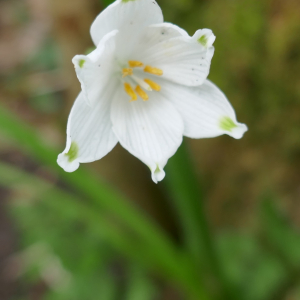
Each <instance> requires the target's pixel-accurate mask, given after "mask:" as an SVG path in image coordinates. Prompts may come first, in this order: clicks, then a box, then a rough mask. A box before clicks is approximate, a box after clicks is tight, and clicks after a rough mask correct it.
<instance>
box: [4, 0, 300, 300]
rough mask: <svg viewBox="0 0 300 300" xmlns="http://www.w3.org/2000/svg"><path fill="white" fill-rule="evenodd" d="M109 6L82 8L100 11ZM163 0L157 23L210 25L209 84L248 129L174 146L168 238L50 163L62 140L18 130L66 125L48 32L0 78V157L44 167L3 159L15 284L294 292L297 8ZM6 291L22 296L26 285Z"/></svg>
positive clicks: (88, 181)
mask: <svg viewBox="0 0 300 300" xmlns="http://www.w3.org/2000/svg"><path fill="white" fill-rule="evenodd" d="M87 2H88V1H87ZM110 2H111V1H110V0H103V1H89V2H88V3H93V7H94V14H95V15H96V14H97V13H98V12H99V11H100V10H101V9H102V8H103V7H104V6H106V5H108V4H109V3H110ZM11 3H12V4H11V5H12V6H11V8H12V9H13V10H14V13H13V14H12V15H13V19H15V20H16V22H15V23H16V24H17V26H25V25H26V24H27V23H28V22H30V20H31V18H32V16H31V15H30V14H29V13H27V10H26V9H24V7H23V5H24V4H22V3H20V2H18V1H16V0H14V1H13V2H11ZM158 3H159V5H160V6H161V7H162V9H163V12H164V16H165V20H166V21H168V22H173V23H176V24H178V25H179V26H181V27H183V28H184V29H186V30H187V31H188V32H189V33H190V34H193V33H194V32H195V31H196V30H197V29H198V28H211V29H212V30H213V31H214V34H215V35H216V36H217V40H216V42H215V47H216V52H215V55H214V58H213V61H212V67H211V72H210V75H209V78H210V79H211V80H212V81H214V82H215V83H216V84H217V85H218V86H219V87H220V88H221V89H222V90H223V91H224V92H225V94H226V95H227V96H228V98H229V99H230V101H231V103H232V104H233V106H234V107H235V109H236V112H237V115H238V119H239V120H241V121H242V122H245V123H246V124H247V125H248V126H249V129H250V130H249V133H247V135H246V136H245V138H244V139H243V140H242V141H239V142H235V144H234V145H233V143H232V142H229V141H228V140H227V139H226V138H223V137H222V138H219V139H216V140H212V141H208V140H206V141H205V142H202V141H200V142H197V143H198V144H196V142H190V146H191V149H192V151H190V149H188V148H189V147H187V145H183V147H181V148H180V149H179V151H178V152H177V154H176V155H175V156H174V157H173V158H171V159H170V162H169V164H168V166H167V173H168V176H167V178H166V182H165V183H163V184H162V188H161V190H162V194H163V195H164V197H162V200H163V201H165V202H166V203H168V204H167V205H168V208H169V209H170V215H172V216H173V217H174V219H175V222H176V228H175V229H174V228H173V230H171V231H170V232H166V231H165V230H164V229H162V228H161V226H160V225H159V224H157V222H156V221H154V220H153V217H152V216H149V214H148V213H147V212H145V211H142V210H141V209H137V208H136V206H135V205H132V203H130V202H129V201H128V199H127V197H125V196H124V193H123V194H122V193H119V192H116V191H115V189H114V188H113V187H110V186H109V185H108V184H106V183H105V181H104V180H102V179H100V178H99V177H98V176H97V175H95V174H94V172H90V171H87V170H85V169H84V167H81V168H83V169H84V170H78V171H76V173H74V174H72V175H69V174H66V173H64V172H62V171H61V170H59V169H58V168H57V167H56V162H55V160H56V155H57V153H58V152H59V151H58V150H57V147H56V146H58V145H60V142H58V143H56V145H53V144H52V140H51V138H50V140H49V139H48V138H47V137H46V138H45V136H44V135H43V133H42V131H40V130H39V128H38V126H31V125H28V124H26V123H28V122H30V123H32V124H35V122H36V123H37V124H40V123H39V122H38V120H39V119H43V118H49V119H47V120H48V122H49V124H50V125H49V127H50V128H52V129H53V128H55V129H57V128H59V127H60V124H59V125H57V124H58V123H59V121H60V120H61V119H63V120H64V119H65V115H63V114H62V110H63V109H64V99H65V98H66V96H65V91H66V90H67V89H68V88H69V86H68V83H66V82H63V80H61V78H62V77H61V74H60V75H58V73H56V72H57V70H58V69H59V68H60V66H61V64H62V59H63V58H62V56H61V53H60V49H59V46H58V44H59V41H58V38H55V36H51V37H50V34H49V36H47V37H46V38H45V39H44V40H43V42H42V43H41V44H40V45H39V46H38V47H37V49H36V51H35V52H33V53H30V55H28V56H27V58H26V59H24V60H23V61H22V62H19V63H18V64H17V67H11V68H9V69H8V70H6V71H5V73H2V72H0V79H1V82H0V87H1V98H2V99H1V107H4V106H5V107H9V108H10V110H12V111H14V112H15V114H13V113H8V111H7V109H3V108H1V109H0V133H1V136H0V139H1V141H3V145H2V146H1V147H0V154H1V153H2V152H3V153H4V152H5V151H6V150H7V149H9V150H10V149H11V148H15V149H17V150H18V151H19V152H21V153H22V155H25V158H26V159H27V158H28V157H32V158H34V159H35V160H36V161H35V164H39V165H41V166H43V168H45V170H42V175H41V173H39V172H34V171H33V170H32V169H34V167H33V166H32V165H31V164H30V163H27V164H28V166H27V164H26V163H25V167H24V166H22V165H21V164H20V165H18V163H17V164H15V165H14V166H13V165H12V164H11V162H9V161H8V162H7V161H6V159H5V158H3V157H2V156H1V157H2V158H1V161H2V162H1V164H0V185H1V186H3V187H5V189H8V190H10V191H11V195H10V197H9V199H10V200H11V201H10V204H9V205H8V211H9V214H10V216H11V217H12V218H13V219H14V220H15V223H16V227H17V230H18V232H19V233H20V246H19V249H18V253H15V254H14V256H13V258H14V259H15V260H16V261H17V262H19V265H20V266H19V267H20V272H19V273H20V274H19V276H21V281H22V282H25V284H26V285H27V286H33V285H35V284H36V283H37V282H39V281H41V280H42V281H44V282H45V283H46V285H47V289H46V290H45V292H44V293H43V295H42V296H41V297H40V298H41V299H46V300H69V299H72V300H77V299H78V300H79V299H84V300H89V299H93V300H94V299H99V300H119V299H125V300H154V299H193V300H196V299H197V300H198V299H199V300H201V299H203V300H204V299H224V300H231V299H238V300H242V299H245V300H295V299H300V234H299V217H298V216H299V212H300V208H299V204H298V202H299V197H300V194H299V180H300V175H299V168H300V155H299V154H300V134H299V128H300V118H299V115H300V105H299V104H300V103H299V99H300V35H299V31H300V20H299V11H300V3H299V1H296V0H294V1H293V0H288V1H285V0H273V1H268V0H264V1H261V0H260V1H259V0H243V1H238V0H211V1H207V0H202V1H197V0H173V1H172V2H170V1H169V0H158ZM86 34H88V33H86ZM36 74H37V76H35V75H36ZM7 99H14V100H13V102H9V103H8V100H7ZM25 120H27V121H28V120H29V121H28V122H27V121H25ZM64 124H65V122H64ZM33 127H36V128H33ZM55 129H54V131H55ZM48 132H51V130H50V131H48ZM200 143H201V144H200ZM236 143H239V144H236ZM199 149H200V150H199ZM195 153H196V154H197V155H195ZM28 160H29V159H28ZM232 162H233V163H232ZM33 165H34V164H33ZM26 166H27V167H26ZM195 166H196V167H198V168H195ZM199 166H200V167H201V168H199ZM182 174H184V176H182ZM204 174H205V176H204ZM199 178H201V180H199ZM200 182H201V184H200ZM168 200H169V202H168ZM208 200H209V201H208ZM222 201H225V202H222ZM226 201H227V202H226ZM243 206H244V208H241V207H243ZM211 207H218V208H219V207H220V209H218V210H213V211H214V212H213V213H211V212H210V210H211V209H210V208H211ZM249 211H250V217H249ZM249 220H250V221H249ZM228 224H229V225H231V226H226V225H228ZM232 225H234V226H232ZM174 231H175V234H174ZM26 262H27V264H26ZM13 299H15V300H22V299H24V300H25V299H26V300H29V299H31V298H30V296H28V295H27V293H26V291H25V292H24V291H23V292H21V293H20V294H16V295H15V296H14V298H13Z"/></svg>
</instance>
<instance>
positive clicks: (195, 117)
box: [161, 80, 247, 139]
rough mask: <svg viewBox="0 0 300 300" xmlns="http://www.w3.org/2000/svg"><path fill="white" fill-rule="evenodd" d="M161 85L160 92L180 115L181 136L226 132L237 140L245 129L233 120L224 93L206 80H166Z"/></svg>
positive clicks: (232, 114) (201, 136) (232, 113)
mask: <svg viewBox="0 0 300 300" xmlns="http://www.w3.org/2000/svg"><path fill="white" fill-rule="evenodd" d="M161 86H162V89H161V93H162V94H163V95H164V96H165V97H167V98H168V99H169V101H170V102H171V103H172V104H173V105H174V106H175V107H176V108H177V110H178V111H179V112H180V114H181V116H182V118H183V121H184V135H185V136H188V137H191V138H210V137H216V136H219V135H222V134H228V135H230V136H232V137H233V138H236V139H240V138H241V137H242V136H243V134H244V133H245V132H246V131H247V126H246V125H245V124H241V123H238V122H237V120H236V116H235V112H234V109H233V108H232V106H231V104H230V103H229V101H228V100H227V98H226V96H225V95H224V94H223V93H222V92H221V91H220V90H219V88H217V87H216V86H215V85H214V84H213V83H212V82H210V81H209V80H206V81H205V82H204V84H203V85H201V86H199V87H185V86H179V85H176V84H172V83H168V82H165V83H163V84H161Z"/></svg>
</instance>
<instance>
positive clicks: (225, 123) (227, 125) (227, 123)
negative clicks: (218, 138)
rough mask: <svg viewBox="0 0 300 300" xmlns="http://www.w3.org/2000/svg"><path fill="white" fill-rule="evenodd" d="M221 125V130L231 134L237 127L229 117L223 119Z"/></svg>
mask: <svg viewBox="0 0 300 300" xmlns="http://www.w3.org/2000/svg"><path fill="white" fill-rule="evenodd" d="M219 125H220V127H221V129H223V130H225V131H229V132H231V131H232V129H234V128H236V127H237V125H236V124H235V123H234V122H233V121H232V119H231V118H229V117H223V118H222V119H221V120H220V124H219Z"/></svg>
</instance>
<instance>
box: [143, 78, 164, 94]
mask: <svg viewBox="0 0 300 300" xmlns="http://www.w3.org/2000/svg"><path fill="white" fill-rule="evenodd" d="M144 81H145V82H146V83H148V84H149V86H150V87H151V88H152V90H154V91H160V89H161V87H160V85H159V84H157V83H156V82H154V81H152V80H150V79H144Z"/></svg>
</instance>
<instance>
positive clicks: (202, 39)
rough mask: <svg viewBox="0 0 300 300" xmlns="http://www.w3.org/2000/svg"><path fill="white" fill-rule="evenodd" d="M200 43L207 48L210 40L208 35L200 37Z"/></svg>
mask: <svg viewBox="0 0 300 300" xmlns="http://www.w3.org/2000/svg"><path fill="white" fill-rule="evenodd" d="M198 42H199V43H200V44H201V45H202V46H204V47H205V46H206V45H207V42H208V39H207V37H206V35H205V34H204V35H202V36H200V37H199V39H198Z"/></svg>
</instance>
